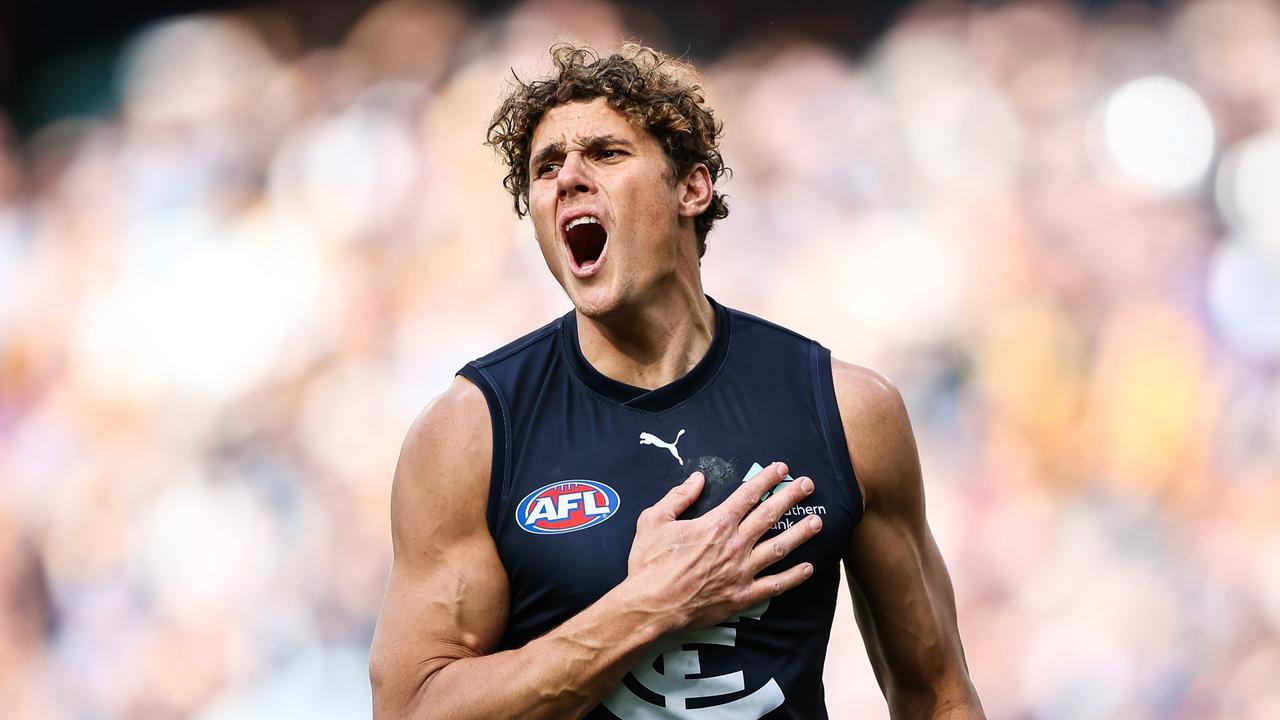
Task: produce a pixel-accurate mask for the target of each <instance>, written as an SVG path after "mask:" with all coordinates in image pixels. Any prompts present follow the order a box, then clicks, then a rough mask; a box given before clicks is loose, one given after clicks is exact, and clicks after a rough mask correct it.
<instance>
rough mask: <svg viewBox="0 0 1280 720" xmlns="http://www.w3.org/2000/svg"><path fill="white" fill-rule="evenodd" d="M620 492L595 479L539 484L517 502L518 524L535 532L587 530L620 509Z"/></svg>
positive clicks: (550, 532)
mask: <svg viewBox="0 0 1280 720" xmlns="http://www.w3.org/2000/svg"><path fill="white" fill-rule="evenodd" d="M618 504H619V501H618V493H617V492H615V491H614V489H613V488H611V487H609V486H608V485H605V484H604V483H598V482H595V481H594V480H561V481H559V482H553V483H551V484H550V485H547V486H545V487H541V488H538V489H537V490H534V491H533V492H531V493H529V494H528V495H526V496H525V497H524V500H521V501H520V504H519V505H517V506H516V524H518V525H519V526H520V527H522V528H524V529H525V530H527V531H528V532H531V533H534V534H536V535H559V534H560V533H567V532H573V531H575V530H585V529H586V528H589V527H591V526H593V525H599V524H600V523H602V522H604V521H605V520H608V519H609V518H610V517H611V516H612V515H613V514H614V513H615V512H617V511H618Z"/></svg>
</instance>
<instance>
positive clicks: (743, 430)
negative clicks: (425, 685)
mask: <svg viewBox="0 0 1280 720" xmlns="http://www.w3.org/2000/svg"><path fill="white" fill-rule="evenodd" d="M712 306H713V307H714V308H715V313H716V327H715V335H714V337H713V339H712V342H711V346H710V348H709V349H708V351H707V354H706V355H705V356H704V357H703V359H702V360H701V361H700V362H699V363H698V364H697V365H696V366H695V367H694V368H693V369H692V370H690V371H689V372H688V373H687V374H686V375H684V376H683V377H681V378H679V379H678V380H676V381H674V382H672V383H671V384H669V385H666V386H663V387H661V388H658V389H656V390H646V389H643V388H637V387H632V386H630V385H626V384H623V383H620V382H617V381H615V380H612V379H610V378H608V377H606V376H604V375H602V374H601V373H599V372H597V371H596V370H595V369H594V368H592V367H591V365H590V364H589V363H587V361H586V359H585V358H584V357H583V355H582V351H581V348H580V347H579V344H578V334H577V330H578V328H577V321H576V318H575V315H574V313H573V312H570V313H568V314H567V315H565V316H563V317H561V318H560V319H558V320H556V321H555V322H552V323H551V324H549V325H547V326H546V327H543V328H541V329H539V330H537V331H536V332H533V333H530V334H529V335H526V336H525V337H523V338H521V339H520V340H517V341H516V342H514V343H511V344H510V345H507V346H506V347H504V348H502V349H500V350H498V351H496V352H494V353H492V354H490V355H488V356H486V357H484V358H481V359H480V360H476V361H474V362H471V363H468V364H467V365H466V367H464V368H463V369H462V370H460V371H459V374H461V375H462V376H463V377H466V378H467V379H468V380H470V381H471V382H473V383H475V384H476V385H477V386H478V387H479V388H480V389H481V391H482V392H483V393H484V395H485V398H486V400H487V402H488V406H489V414H490V418H491V420H492V423H493V438H494V442H493V467H492V473H491V478H490V488H489V503H488V522H489V529H490V532H491V533H492V535H493V538H494V541H495V542H496V544H497V548H498V554H499V556H500V557H501V558H502V563H503V565H504V566H505V567H506V571H507V575H508V577H509V578H510V591H511V603H510V615H509V617H508V620H507V626H506V630H505V633H504V635H503V638H502V641H501V646H500V647H499V648H498V649H499V650H505V649H511V648H517V647H521V646H523V645H524V644H526V643H528V642H529V641H530V640H532V639H534V638H536V637H538V636H539V635H542V634H544V633H546V632H548V631H549V630H551V629H553V628H554V627H556V626H557V625H559V624H561V623H562V622H564V621H565V620H567V619H569V618H570V617H572V616H573V615H575V614H577V613H578V612H580V611H582V610H583V609H584V608H586V607H587V606H588V605H590V604H592V603H593V602H595V601H596V600H598V599H599V598H600V597H601V596H602V595H604V594H605V593H606V592H608V591H609V590H610V589H612V588H613V587H614V586H616V585H618V584H619V583H620V582H622V581H623V579H625V578H626V576H627V555H628V553H629V552H630V549H631V541H632V538H633V537H634V535H635V528H636V518H637V516H638V515H639V514H640V512H641V511H642V510H644V509H645V508H647V507H649V506H651V505H653V504H654V503H655V502H657V501H658V500H659V499H660V498H662V496H663V495H665V494H666V493H667V492H668V491H669V490H670V489H671V488H672V487H674V486H675V485H678V484H679V483H681V482H683V481H684V480H685V478H687V477H688V476H689V474H691V473H692V472H693V471H695V470H701V471H702V472H703V473H704V474H705V475H706V478H707V483H706V486H705V488H704V490H703V492H702V495H701V496H700V497H699V499H698V502H697V503H696V504H695V505H694V507H692V508H690V510H689V512H687V513H686V514H685V517H693V516H697V515H700V514H702V513H704V512H706V511H707V510H708V509H710V508H711V507H714V506H715V505H717V504H719V503H720V502H721V501H722V500H724V498H726V497H727V496H728V495H729V493H731V492H732V491H733V490H734V488H736V487H738V486H739V485H740V484H741V483H742V481H743V480H745V479H747V478H749V477H751V476H752V475H754V474H755V472H756V471H758V470H759V469H760V468H761V467H763V466H767V465H768V464H769V463H771V462H773V461H776V460H781V461H783V462H786V463H787V465H788V466H789V468H790V471H791V475H790V476H789V477H788V480H789V479H790V478H793V477H800V476H802V475H805V476H808V477H810V478H812V479H813V482H814V492H813V494H812V495H810V496H809V497H807V498H805V499H803V500H801V501H800V503H799V504H798V505H797V506H796V507H795V508H793V509H792V510H791V511H790V512H789V513H788V514H787V515H786V516H784V517H783V518H782V520H781V521H780V522H779V523H778V525H777V526H775V527H774V529H772V530H770V531H769V532H768V533H766V535H765V537H766V538H768V537H772V536H774V535H776V534H777V533H779V532H781V530H782V529H783V528H785V527H787V526H789V525H790V524H791V523H795V522H799V521H801V520H803V519H805V517H806V516H807V515H820V516H821V517H822V520H823V523H824V524H823V528H822V530H821V532H820V533H819V534H818V535H817V536H816V537H814V538H813V539H811V540H810V541H809V542H807V543H805V544H803V545H801V546H800V547H799V548H798V549H797V550H795V551H794V552H792V553H791V555H790V556H788V557H787V558H786V559H785V560H783V561H782V562H780V563H778V564H777V565H775V566H773V567H772V568H769V569H768V570H766V573H774V572H778V571H781V570H783V569H785V568H787V567H790V566H792V565H795V564H796V563H800V562H810V563H813V567H814V574H813V576H812V577H811V578H809V579H808V580H806V581H805V582H804V583H802V584H801V585H800V586H799V587H797V588H795V589H793V590H790V591H789V592H786V593H783V594H782V595H780V596H778V597H776V598H773V599H772V600H769V601H766V602H764V603H761V604H760V605H757V606H756V607H753V608H750V609H748V610H747V611H745V612H743V613H741V614H740V615H737V616H735V617H731V618H729V620H728V621H726V622H724V623H722V624H720V625H717V626H715V627H712V628H707V629H703V630H695V631H688V632H682V633H677V634H674V635H671V636H668V637H665V638H663V639H661V640H659V641H658V642H656V643H654V644H653V645H651V646H650V647H649V648H647V650H646V653H645V654H644V657H643V658H642V659H641V660H640V661H639V662H638V663H637V664H636V666H635V667H634V668H633V669H632V670H631V672H630V673H628V674H627V676H626V677H625V678H624V679H623V681H622V683H621V684H620V685H619V686H618V687H617V688H616V689H615V690H614V691H613V692H612V693H610V694H609V695H608V696H606V697H605V698H604V700H603V701H602V702H601V703H600V705H598V706H597V707H596V708H595V709H593V710H592V711H591V712H590V713H589V714H588V715H587V717H588V718H590V719H591V720H597V719H599V720H603V719H606V718H620V719H621V720H666V719H671V720H675V719H681V720H685V719H688V720H702V719H706V720H758V719H759V718H769V719H770V720H773V719H775V718H803V719H804V720H813V719H815V718H825V717H827V712H826V707H825V704H824V700H823V687H822V668H823V662H824V660H825V658H826V649H827V640H828V638H829V635H830V633H831V619H832V614H833V613H834V611H835V602H836V591H837V586H838V584H839V581H840V572H839V563H840V560H841V558H842V557H843V555H844V553H845V551H846V550H847V549H848V547H849V538H850V536H851V534H852V532H853V528H854V526H855V525H856V524H857V523H858V520H859V519H860V518H861V515H862V497H861V494H860V493H859V491H858V485H857V483H856V481H855V480H854V477H853V467H852V464H851V462H850V460H849V451H848V448H847V446H846V444H845V439H844V432H843V429H842V425H841V422H840V415H839V411H838V409H837V407H836V398H835V391H834V388H833V385H832V376H831V354H830V352H829V351H828V350H827V349H826V348H824V347H822V346H821V345H819V344H817V343H815V342H813V341H811V340H808V339H806V338H803V337H801V336H799V335H797V334H795V333H793V332H791V331H789V330H786V329H783V328H781V327H778V326H777V325H774V324H772V323H768V322H766V321H764V320H761V319H759V318H756V317H752V316H751V315H747V314H745V313H741V312H738V311H736V310H730V309H728V308H725V307H723V306H721V305H719V304H717V303H715V302H714V301H712ZM788 480H784V481H783V482H787V481H788Z"/></svg>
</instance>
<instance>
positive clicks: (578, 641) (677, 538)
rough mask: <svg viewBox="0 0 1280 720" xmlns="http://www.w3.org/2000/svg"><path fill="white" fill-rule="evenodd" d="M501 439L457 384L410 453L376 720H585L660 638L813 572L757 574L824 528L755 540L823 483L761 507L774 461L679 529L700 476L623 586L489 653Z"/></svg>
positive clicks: (402, 480) (497, 611)
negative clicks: (490, 504) (494, 459)
mask: <svg viewBox="0 0 1280 720" xmlns="http://www.w3.org/2000/svg"><path fill="white" fill-rule="evenodd" d="M491 435H492V432H491V430H490V425H489V416H488V409H487V407H486V405H485V401H484V397H483V396H482V395H481V393H480V391H479V390H478V389H477V388H476V387H475V386H474V385H472V384H471V383H470V382H468V381H466V380H463V379H455V381H454V383H453V386H452V387H451V388H450V389H449V391H448V392H446V393H445V394H444V395H442V396H441V397H440V398H438V399H437V400H436V401H435V402H434V403H432V405H431V406H430V407H428V409H427V410H426V411H425V412H424V413H423V415H422V416H421V417H420V418H419V419H418V420H417V422H415V423H414V427H413V428H412V429H411V430H410V432H409V436H408V438H407V439H406V440H405V444H404V447H403V449H402V450H401V456H400V463H399V465H398V467H397V468H396V476H395V480H394V483H393V488H392V498H391V516H392V518H391V526H392V547H393V551H394V559H393V563H392V569H391V576H390V578H389V579H388V582H387V590H386V597H385V598H384V600H383V607H382V612H381V614H380V616H379V618H378V627H377V630H376V631H375V633H374V640H373V648H372V656H371V660H370V678H371V681H372V684H373V694H374V716H375V718H378V719H379V720H392V719H395V720H400V719H402V718H449V719H450V720H466V719H468V718H484V719H486V720H492V719H494V718H531V719H533V718H557V719H560V718H575V717H581V716H582V715H584V714H586V712H587V711H589V710H590V709H591V708H592V707H594V706H595V705H596V704H597V703H598V702H599V700H600V698H601V697H603V696H604V695H605V694H606V693H607V692H608V691H609V690H611V689H612V688H613V687H614V686H615V685H617V683H618V682H619V681H620V680H621V679H622V677H623V675H625V674H626V672H627V670H628V669H629V668H630V667H631V665H632V664H633V663H634V661H635V660H636V658H637V656H638V654H639V651H640V650H642V649H643V648H644V646H646V645H647V644H649V643H650V642H652V641H654V640H656V639H658V638H659V637H660V636H661V635H663V634H665V633H668V632H673V631H675V630H679V629H682V628H685V627H695V626H704V625H712V624H715V623H716V622H719V621H721V620H723V619H724V618H725V617H728V616H729V615H731V614H733V613H735V612H738V611H741V610H743V609H745V608H747V607H750V606H751V605H753V604H755V603H756V602H758V601H760V600H762V599H764V598H766V597H773V596H775V595H778V594H780V593H782V592H784V591H785V590H788V589H790V588H792V587H794V586H795V585H798V584H799V583H800V582H802V581H803V580H805V579H806V578H807V577H808V576H809V574H810V573H811V571H812V568H811V567H810V566H808V565H807V564H801V565H798V566H796V567H793V568H791V569H789V570H787V571H786V572H784V573H780V574H778V575H772V576H764V577H760V578H756V576H757V575H759V574H760V572H761V571H762V570H764V568H765V567H767V566H768V565H770V564H772V563H773V562H775V561H776V560H777V559H779V558H780V557H782V556H785V555H786V554H787V553H788V552H790V551H791V549H793V548H794V547H795V546H797V545H799V544H800V543H801V542H803V541H805V540H807V539H809V538H810V537H812V536H813V535H814V534H815V533H816V530H815V529H813V528H812V527H810V526H808V524H807V523H805V524H804V525H805V526H806V527H804V528H800V527H799V526H797V527H796V528H793V530H794V532H792V531H788V532H787V533H784V534H783V535H780V536H778V537H777V538H773V539H771V540H769V541H768V542H766V543H762V544H760V545H758V546H757V545H756V540H757V539H758V538H759V537H760V536H761V535H762V534H763V533H764V531H765V530H766V529H768V527H770V526H771V525H772V524H773V523H774V522H776V521H777V518H778V517H780V516H781V515H782V513H783V512H784V511H785V510H786V509H787V508H788V507H790V506H791V505H793V504H794V503H795V502H796V501H797V500H799V499H801V498H802V497H804V496H805V495H807V494H808V493H809V492H811V491H812V487H813V486H812V483H807V484H806V483H801V482H798V483H795V484H794V485H793V486H792V488H791V490H790V491H788V492H786V493H779V494H778V495H775V496H773V497H771V498H770V499H769V500H767V501H765V502H764V503H759V505H758V506H757V503H758V501H759V499H760V497H762V496H763V493H764V492H765V491H767V490H768V489H769V488H770V487H772V486H773V485H774V484H776V483H777V482H778V481H779V480H781V479H782V478H783V477H784V476H785V475H786V472H787V470H786V466H784V465H782V464H781V463H778V464H776V465H774V466H771V467H770V468H768V469H766V471H765V472H763V473H761V474H760V475H758V476H757V477H756V478H755V479H753V480H752V481H750V482H747V483H744V484H743V486H742V488H739V490H738V491H736V492H735V493H734V495H733V496H731V497H730V498H729V499H728V500H726V501H725V503H724V504H723V505H721V506H720V507H719V508H717V509H716V510H714V511H712V512H711V513H708V514H706V515H704V516H703V517H702V518H699V519H697V520H676V518H677V517H678V516H679V515H680V513H682V512H684V510H685V509H686V508H687V507H688V506H689V505H690V504H692V502H693V501H694V499H696V498H697V496H698V493H699V492H700V491H701V489H702V483H703V479H702V476H701V475H700V474H698V473H695V474H694V475H693V476H691V478H690V479H689V480H688V481H686V482H685V483H684V484H683V485H680V486H678V487H676V488H675V489H673V490H672V491H671V492H670V493H668V495H667V496H666V497H665V498H663V499H662V500H661V501H659V503H658V504H657V505H655V506H654V507H652V508H649V509H648V510H646V511H645V512H643V513H642V514H641V515H640V519H639V521H638V523H637V530H636V538H635V541H634V543H633V546H632V551H631V555H630V557H629V559H628V577H627V579H626V580H625V581H624V582H623V583H622V584H620V585H618V586H617V587H615V588H614V589H613V590H611V591H610V592H609V593H607V594H606V595H605V596H604V597H602V598H601V599H600V600H599V601H597V602H596V603H594V604H593V605H591V606H589V607H588V608H586V609H585V610H583V611H582V612H581V613H579V614H578V615H575V616H574V617H572V618H570V619H569V620H568V621H566V622H565V623H564V624H563V625H561V626H559V627H557V628H556V629H554V630H552V631H551V632H549V633H547V634H546V635H543V636H542V637H539V638H537V639H536V640H533V641H531V642H530V643H529V644H527V645H525V646H524V647H521V648H518V649H515V650H508V651H503V652H492V650H493V649H494V648H495V647H496V646H497V644H498V642H499V641H500V639H501V637H502V632H503V629H504V627H505V623H506V617H507V610H508V607H507V604H508V601H509V597H510V590H509V587H508V584H507V576H506V572H505V570H504V568H503V566H502V563H501V561H500V559H499V558H498V553H497V549H496V547H495V546H494V543H493V539H492V537H491V536H490V535H489V531H488V527H487V525H486V521H485V504H486V500H487V495H488V487H489V466H490V457H491V455H490V452H491V448H492V445H491V443H492V438H491Z"/></svg>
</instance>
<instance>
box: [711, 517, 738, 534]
mask: <svg viewBox="0 0 1280 720" xmlns="http://www.w3.org/2000/svg"><path fill="white" fill-rule="evenodd" d="M732 525H733V524H732V523H731V522H730V521H729V518H727V517H725V516H724V515H716V517H715V522H713V523H712V525H711V529H712V530H713V531H714V532H715V535H716V537H724V536H725V535H727V534H729V531H730V529H732Z"/></svg>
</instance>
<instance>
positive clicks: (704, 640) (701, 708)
mask: <svg viewBox="0 0 1280 720" xmlns="http://www.w3.org/2000/svg"><path fill="white" fill-rule="evenodd" d="M767 609H769V601H768V600H765V601H764V602H763V603H760V604H759V605H756V606H755V607H753V608H750V609H748V610H746V611H744V612H743V613H741V614H739V615H736V616H734V617H731V618H729V619H728V620H726V621H725V622H724V623H722V624H720V625H716V626H715V627H710V628H707V629H705V630H693V631H689V632H683V633H677V634H675V635H669V636H667V637H665V638H663V639H662V640H659V641H658V642H657V643H654V645H652V646H651V647H650V648H649V651H648V652H647V653H646V655H645V657H643V658H641V660H640V662H639V663H637V664H636V666H635V667H634V668H632V669H631V673H630V675H628V680H631V681H634V682H636V683H639V684H640V685H641V686H643V688H644V689H645V690H647V691H648V693H647V694H649V695H651V696H656V697H654V700H657V701H658V702H657V703H655V702H654V701H653V700H650V699H645V698H641V697H640V696H639V695H637V694H636V693H634V692H632V690H631V688H630V687H628V686H627V682H626V681H624V682H623V683H621V684H619V685H618V687H617V689H615V690H614V691H613V692H612V693H610V694H609V695H607V696H606V697H605V698H604V699H603V700H602V701H601V702H600V704H601V705H604V706H605V707H606V708H608V709H609V712H611V713H613V714H614V715H617V716H618V717H619V718H622V720H727V719H728V718H733V719H734V720H759V718H762V717H764V716H765V715H767V714H769V713H771V712H773V711H774V710H776V709H778V708H779V707H781V706H782V703H783V702H785V701H786V698H785V697H783V694H782V688H780V687H779V686H778V682H777V681H776V680H774V679H773V678H769V680H768V682H766V683H765V684H764V685H763V686H761V687H758V688H756V689H755V690H754V691H753V692H750V693H748V694H746V695H742V694H741V693H742V691H744V690H746V687H747V685H746V679H745V677H744V676H743V673H742V671H736V672H729V673H725V674H723V675H710V674H708V673H707V671H706V670H705V669H704V668H703V666H702V658H701V656H700V654H699V649H698V648H699V647H700V646H707V645H721V646H725V647H734V646H735V645H736V644H737V640H738V631H737V629H736V628H733V627H730V625H729V624H730V623H734V622H737V621H740V620H743V619H746V618H750V619H752V620H759V619H760V616H762V615H764V611H765V610H767ZM735 695H737V697H736V698H735V699H732V700H730V699H727V698H730V697H734V696H735Z"/></svg>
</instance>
